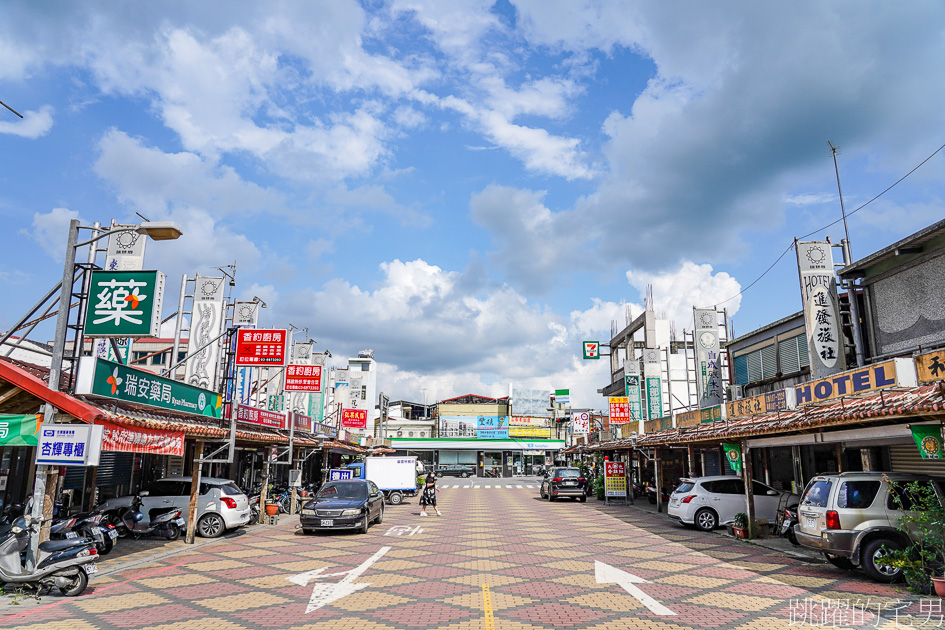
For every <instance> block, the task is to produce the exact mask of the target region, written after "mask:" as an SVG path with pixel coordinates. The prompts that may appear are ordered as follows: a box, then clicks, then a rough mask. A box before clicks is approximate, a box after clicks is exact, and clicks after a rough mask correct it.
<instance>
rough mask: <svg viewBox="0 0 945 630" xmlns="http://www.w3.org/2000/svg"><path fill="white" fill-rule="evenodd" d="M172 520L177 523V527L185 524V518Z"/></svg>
mask: <svg viewBox="0 0 945 630" xmlns="http://www.w3.org/2000/svg"><path fill="white" fill-rule="evenodd" d="M174 522H175V523H177V526H178V527H184V526H186V525H187V521H185V520H184V519H182V518H176V519H174Z"/></svg>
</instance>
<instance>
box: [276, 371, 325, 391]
mask: <svg viewBox="0 0 945 630" xmlns="http://www.w3.org/2000/svg"><path fill="white" fill-rule="evenodd" d="M285 391H287V392H320V391H322V366H320V365H290V366H288V367H286V369H285Z"/></svg>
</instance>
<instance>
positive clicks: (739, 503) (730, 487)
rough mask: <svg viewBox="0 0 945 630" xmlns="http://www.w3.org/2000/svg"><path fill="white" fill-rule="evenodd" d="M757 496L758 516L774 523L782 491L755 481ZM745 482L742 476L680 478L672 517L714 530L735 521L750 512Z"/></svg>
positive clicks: (671, 499) (673, 497)
mask: <svg viewBox="0 0 945 630" xmlns="http://www.w3.org/2000/svg"><path fill="white" fill-rule="evenodd" d="M752 490H753V492H754V495H755V497H754V498H755V517H756V518H766V519H768V521H769V522H772V523H773V522H774V520H775V517H776V516H777V512H778V502H779V501H780V500H781V496H782V494H783V493H782V492H780V491H778V490H775V489H774V488H772V487H770V486H766V485H765V484H763V483H761V482H759V481H753V482H752ZM747 505H748V503H747V501H746V500H745V482H744V481H742V479H741V478H740V477H733V476H732V475H718V476H715V477H698V478H696V479H680V480H679V486H678V487H677V488H676V489H675V490H673V493H672V494H671V495H670V497H669V509H668V510H667V514H668V515H669V517H670V518H672V519H675V520H677V521H679V522H680V523H683V524H684V525H695V526H696V527H698V528H699V529H701V530H703V531H706V532H707V531H711V530H713V529H715V528H716V527H718V526H719V525H720V524H723V523H728V522H731V521H732V520H734V518H735V515H736V514H738V513H739V512H747V511H748V508H747Z"/></svg>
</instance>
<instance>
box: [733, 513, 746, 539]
mask: <svg viewBox="0 0 945 630" xmlns="http://www.w3.org/2000/svg"><path fill="white" fill-rule="evenodd" d="M732 529H733V530H734V532H735V538H741V539H742V540H745V539H747V538H748V515H747V514H745V513H744V512H739V513H738V514H736V515H735V519H734V520H733V521H732Z"/></svg>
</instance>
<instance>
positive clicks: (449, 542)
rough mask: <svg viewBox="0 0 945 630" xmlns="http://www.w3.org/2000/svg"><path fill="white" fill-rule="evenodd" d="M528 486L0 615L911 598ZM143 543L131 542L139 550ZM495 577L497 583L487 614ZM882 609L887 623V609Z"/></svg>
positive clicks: (281, 534) (533, 612)
mask: <svg viewBox="0 0 945 630" xmlns="http://www.w3.org/2000/svg"><path fill="white" fill-rule="evenodd" d="M533 496H534V492H533V491H528V490H526V489H522V490H517V489H503V490H493V491H491V492H486V491H477V492H466V493H465V494H462V495H460V494H453V495H450V494H449V493H443V494H442V495H441V506H440V507H441V510H443V511H444V515H445V516H444V517H442V518H440V519H422V518H418V517H417V516H416V513H417V510H416V507H415V506H412V505H408V506H403V507H394V506H391V507H389V508H388V511H387V513H386V514H385V523H384V525H382V526H374V527H372V528H371V530H370V532H369V534H367V535H358V534H343V535H337V536H336V535H319V536H302V535H300V534H299V533H298V532H297V531H296V530H295V526H296V523H297V519H295V518H292V517H284V518H283V519H281V520H280V523H279V525H277V526H275V527H272V526H256V527H253V528H248V529H246V530H243V534H242V535H240V536H236V537H232V538H225V539H220V540H218V541H215V542H210V543H208V544H204V545H201V546H199V547H195V548H189V547H180V551H178V552H177V553H178V555H170V556H163V555H162V556H161V558H160V559H158V560H155V561H153V562H145V563H144V564H142V565H141V566H144V567H146V568H145V569H141V568H140V567H139V568H136V569H135V570H120V571H118V572H117V573H113V574H109V575H108V576H107V579H102V580H95V581H94V582H93V585H94V590H93V589H91V588H90V589H89V592H88V594H86V595H83V596H82V597H79V598H76V599H74V600H64V599H62V598H58V601H56V602H54V603H55V606H53V607H51V608H49V607H47V608H43V607H41V606H43V605H46V602H47V601H51V600H53V599H57V598H44V601H43V602H42V603H41V604H40V606H37V607H36V608H35V609H32V610H29V611H26V613H25V614H22V615H21V614H19V613H17V612H13V613H8V614H7V618H4V617H3V616H2V615H0V625H2V627H4V628H5V627H12V628H30V630H33V629H34V628H35V629H36V630H38V629H39V628H43V630H58V629H59V628H61V629H62V630H116V629H124V628H128V629H131V630H137V629H138V628H145V627H147V628H148V629H149V630H150V628H158V629H159V630H172V629H173V630H241V629H246V630H250V629H259V628H265V629H267V630H268V629H269V628H273V629H282V628H292V629H296V630H303V629H304V630H342V629H344V630H351V629H353V630H409V629H412V628H418V629H428V628H429V629H432V628H447V629H449V630H472V629H475V630H487V628H494V629H496V630H549V629H552V628H565V629H570V628H582V629H585V628H586V629H588V630H591V629H593V630H611V629H613V630H616V629H618V628H628V629H629V628H633V629H637V628H646V629H652V630H694V629H695V628H726V629H727V628H738V629H742V630H765V629H767V628H781V627H785V628H787V627H790V624H791V615H792V606H791V602H792V601H803V600H804V599H805V598H821V597H830V598H834V599H836V598H840V597H844V596H845V597H850V598H857V597H859V598H864V599H865V598H873V600H874V601H883V602H892V601H895V600H896V599H897V598H900V597H903V593H902V591H901V589H899V588H897V587H895V586H888V585H879V584H875V583H873V582H870V581H868V580H867V579H866V578H865V577H863V576H862V575H861V574H859V573H849V572H844V571H840V570H838V569H835V568H833V567H831V566H827V565H812V564H805V563H802V562H800V561H798V560H795V559H792V558H788V557H782V556H780V555H778V554H777V553H773V552H772V551H771V550H769V549H765V548H760V547H757V546H755V545H752V544H748V543H744V542H741V541H735V540H733V539H730V538H727V537H723V536H719V535H716V534H707V533H704V532H699V531H696V530H688V529H681V528H679V527H677V526H675V525H673V524H672V523H670V522H669V521H668V520H667V519H666V517H665V515H657V514H651V513H647V512H643V511H641V510H638V509H635V508H628V507H620V506H611V507H607V508H602V506H600V505H598V504H597V503H596V502H594V501H589V502H588V503H587V504H580V503H569V502H556V503H552V504H549V503H548V502H539V501H535V500H534V499H533ZM393 525H409V526H411V527H413V526H415V525H419V526H420V527H421V528H422V529H423V532H422V533H420V534H417V535H415V536H385V535H384V534H385V533H386V532H388V528H389V527H391V526H393ZM122 542H124V541H122ZM119 544H121V543H119ZM381 547H389V551H387V553H386V554H385V555H384V556H383V557H381V559H379V560H378V561H376V562H374V563H373V564H372V565H371V566H370V567H369V568H368V569H366V570H365V571H364V573H363V574H362V575H360V577H358V578H357V579H355V580H354V582H353V586H356V587H358V588H355V589H353V590H352V591H351V592H350V593H348V594H347V595H346V596H344V597H342V598H340V599H338V600H336V601H334V602H331V603H328V604H325V605H324V606H322V607H320V608H317V609H315V610H313V611H311V612H306V608H307V605H308V603H309V598H310V596H311V594H312V592H313V588H315V587H316V584H325V583H330V582H338V581H339V580H340V579H342V577H341V576H334V577H325V578H319V577H315V578H314V581H313V582H311V583H309V584H308V585H306V586H300V585H297V584H293V583H292V582H289V581H288V580H287V578H289V577H292V576H293V575H296V574H301V573H306V572H311V571H315V570H317V569H319V568H322V567H325V570H324V571H323V573H340V572H344V571H349V570H351V569H353V568H355V567H357V566H358V565H360V564H361V563H362V562H364V561H365V560H367V559H368V558H370V557H371V556H372V555H373V554H374V553H375V552H377V551H378V550H379V549H380V548H381ZM153 548H154V549H160V547H158V546H154V547H153ZM142 553H143V552H142V551H141V550H139V549H138V548H135V551H134V554H135V555H139V554H142ZM142 557H143V558H144V559H145V560H147V557H146V556H142ZM595 561H599V562H604V563H606V564H609V565H611V566H613V567H615V568H617V569H620V570H622V571H625V572H627V573H630V574H632V575H634V576H636V578H641V579H644V580H649V583H640V584H638V585H637V586H638V588H639V589H640V590H641V591H643V592H644V593H647V594H648V595H650V596H651V597H654V598H655V599H657V600H658V601H659V602H660V603H662V604H663V605H664V606H666V607H668V608H669V609H670V610H672V611H673V612H675V613H676V615H675V616H672V617H665V616H659V615H655V614H653V613H652V612H650V611H649V610H647V609H646V608H645V606H644V605H643V604H642V603H641V602H640V601H638V600H637V599H636V598H635V597H633V596H632V595H631V594H629V593H627V592H626V591H624V590H623V589H622V588H621V587H620V586H619V585H617V584H598V583H597V581H596V579H595V569H594V567H595ZM107 563H108V560H107V559H105V560H103V561H102V562H101V565H102V566H103V567H107V566H108V564H107ZM175 565H179V566H175ZM150 571H158V573H150ZM362 585H366V586H364V588H361V586H362ZM484 585H486V586H488V587H489V589H490V590H489V595H490V600H491V611H492V615H493V617H492V625H491V626H489V625H488V624H487V622H486V611H485V609H484V601H485V600H484V599H483V586H484ZM0 612H2V611H0ZM879 621H880V624H879V625H880V627H883V625H884V624H886V625H888V622H889V620H887V619H882V620H879ZM793 627H795V628H796V627H797V626H796V625H795V626H793ZM870 627H872V626H870ZM943 627H945V624H943ZM890 630H891V627H890Z"/></svg>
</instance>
